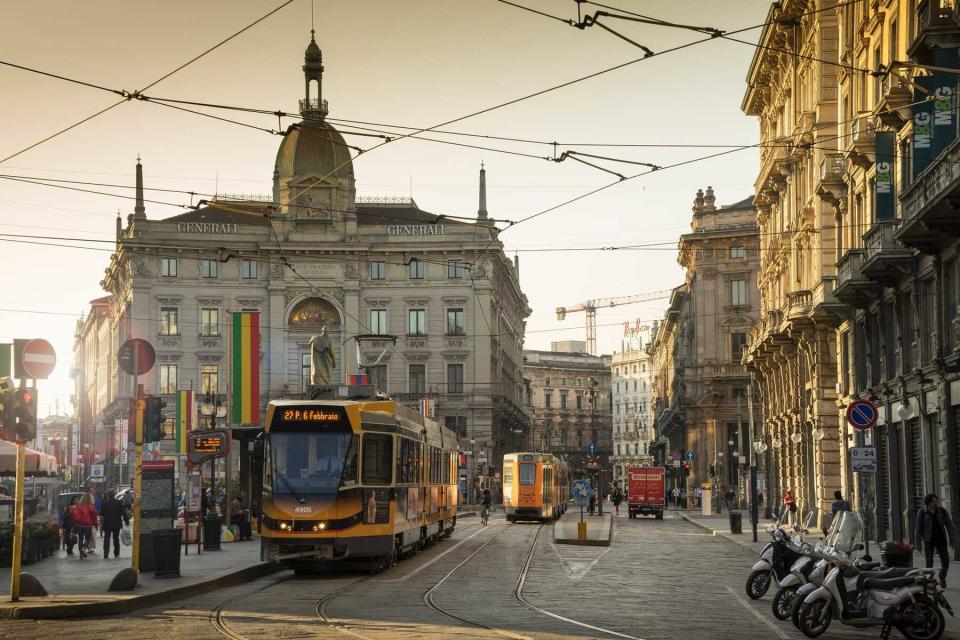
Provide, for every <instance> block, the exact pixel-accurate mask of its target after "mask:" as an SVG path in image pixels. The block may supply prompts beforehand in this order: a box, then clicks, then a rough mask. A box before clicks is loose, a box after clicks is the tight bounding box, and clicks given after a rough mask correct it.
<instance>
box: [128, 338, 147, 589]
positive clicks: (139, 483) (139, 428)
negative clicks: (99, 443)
mask: <svg viewBox="0 0 960 640" xmlns="http://www.w3.org/2000/svg"><path fill="white" fill-rule="evenodd" d="M131 395H132V396H133V401H132V403H131V404H132V405H133V450H134V457H133V546H132V549H131V552H130V567H131V568H132V569H133V570H134V571H135V572H136V574H137V577H138V578H139V576H140V525H141V519H142V518H141V516H140V506H141V496H140V490H141V488H142V487H143V409H144V407H143V401H142V400H141V395H143V394H141V393H140V349H138V348H136V347H134V349H133V393H132V394H131Z"/></svg>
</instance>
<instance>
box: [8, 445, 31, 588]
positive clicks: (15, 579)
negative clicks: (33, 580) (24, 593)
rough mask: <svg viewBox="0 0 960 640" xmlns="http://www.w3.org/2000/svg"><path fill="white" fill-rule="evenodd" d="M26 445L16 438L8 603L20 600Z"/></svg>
mask: <svg viewBox="0 0 960 640" xmlns="http://www.w3.org/2000/svg"><path fill="white" fill-rule="evenodd" d="M26 447H27V443H26V442H24V441H23V440H21V439H20V438H17V488H16V492H17V497H16V503H15V506H14V509H15V511H14V516H13V554H12V557H11V559H10V602H17V601H18V600H20V559H21V557H22V555H23V491H24V482H23V475H24V473H23V472H24V467H25V466H26V455H25V449H26Z"/></svg>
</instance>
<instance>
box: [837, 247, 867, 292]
mask: <svg viewBox="0 0 960 640" xmlns="http://www.w3.org/2000/svg"><path fill="white" fill-rule="evenodd" d="M862 266H863V249H851V250H850V251H847V252H846V253H845V254H844V255H843V257H842V258H840V262H838V263H837V287H842V286H844V285H847V284H850V283H851V282H853V281H854V280H860V279H861V275H860V267H862Z"/></svg>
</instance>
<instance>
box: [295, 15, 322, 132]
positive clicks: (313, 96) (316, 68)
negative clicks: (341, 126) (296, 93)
mask: <svg viewBox="0 0 960 640" xmlns="http://www.w3.org/2000/svg"><path fill="white" fill-rule="evenodd" d="M303 77H304V81H305V90H304V96H303V100H301V101H300V115H302V116H303V118H304V120H323V119H324V118H325V117H327V113H328V111H327V101H326V100H324V99H323V52H322V51H320V45H318V44H317V40H316V33H315V32H314V30H313V29H310V44H308V45H307V50H306V52H304V54H303Z"/></svg>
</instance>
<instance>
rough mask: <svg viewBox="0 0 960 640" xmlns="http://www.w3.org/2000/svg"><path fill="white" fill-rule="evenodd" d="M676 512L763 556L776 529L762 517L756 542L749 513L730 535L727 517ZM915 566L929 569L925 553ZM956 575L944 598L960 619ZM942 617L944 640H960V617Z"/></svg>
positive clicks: (959, 578) (813, 535) (810, 537)
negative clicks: (772, 530)
mask: <svg viewBox="0 0 960 640" xmlns="http://www.w3.org/2000/svg"><path fill="white" fill-rule="evenodd" d="M676 513H677V514H678V515H679V516H680V517H681V518H683V519H684V520H686V521H687V522H691V523H693V524H695V525H697V526H698V527H702V528H703V529H706V530H707V531H709V532H710V533H712V534H713V535H715V536H717V537H719V538H724V539H726V540H729V541H730V542H733V543H734V544H738V545H740V546H741V547H744V548H746V549H750V550H751V551H755V552H756V553H757V554H759V553H760V551H761V550H762V549H763V547H764V545H766V544H767V543H768V542H770V535H769V534H768V533H767V530H768V529H770V528H771V527H772V526H773V520H764V519H762V518H761V520H760V522H758V523H757V541H756V542H753V534H752V532H751V529H750V521H749V516H748V514H747V513H746V512H744V513H743V515H744V516H745V517H744V519H743V531H744V533H730V522H729V520H728V518H727V516H703V515H700V514H699V513H698V512H696V511H686V512H684V511H677V512H676ZM819 540H820V535H819V532H813V531H811V533H810V534H809V535H808V536H807V541H808V542H816V541H819ZM870 554H871V555H872V556H873V558H874V560H879V559H880V551H879V550H878V549H877V548H876V547H875V546H874V544H873V543H871V544H870ZM951 564H952V563H951ZM913 566H915V567H924V566H926V561H925V558H924V556H923V554H922V553H917V552H914V554H913ZM934 566H935V567H938V568H939V567H940V560H939V559H936V560H935V561H934ZM957 574H958V570H957V567H956V566H955V567H953V569H952V570H951V571H950V572H949V574H948V575H947V590H946V594H945V595H946V597H947V602H949V603H950V606H951V607H953V610H954V614H955V615H957V616H960V576H958V575H957ZM943 617H944V619H945V620H946V622H947V625H946V633H945V634H944V638H958V639H960V617H950V615H949V614H948V613H947V612H946V611H944V612H943Z"/></svg>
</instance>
